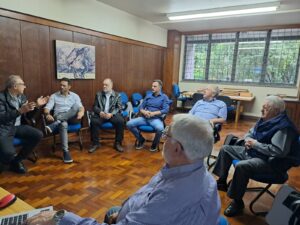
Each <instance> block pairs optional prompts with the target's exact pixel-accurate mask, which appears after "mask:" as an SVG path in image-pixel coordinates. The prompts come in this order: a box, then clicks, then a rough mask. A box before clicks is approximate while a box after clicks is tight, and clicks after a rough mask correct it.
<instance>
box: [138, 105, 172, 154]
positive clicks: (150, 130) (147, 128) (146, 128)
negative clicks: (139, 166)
mask: <svg viewBox="0 0 300 225" xmlns="http://www.w3.org/2000/svg"><path fill="white" fill-rule="evenodd" d="M172 103H173V101H172V100H170V99H169V105H170V106H171V104H172ZM166 117H167V114H163V115H161V119H162V121H163V124H164V127H165V119H166ZM137 129H138V130H139V131H140V132H144V133H156V131H155V129H154V128H153V127H152V126H150V125H142V126H138V127H137ZM137 141H138V140H136V141H135V142H136V143H135V144H137ZM146 141H151V142H152V140H146ZM157 148H158V150H159V145H158V146H157Z"/></svg>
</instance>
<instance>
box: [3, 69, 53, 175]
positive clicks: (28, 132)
mask: <svg viewBox="0 0 300 225" xmlns="http://www.w3.org/2000/svg"><path fill="white" fill-rule="evenodd" d="M25 88H26V86H25V83H24V81H23V80H22V79H21V77H20V76H17V75H11V76H9V77H8V79H7V81H6V83H5V90H4V91H1V92H0V163H2V164H10V169H11V170H12V171H14V172H17V173H26V168H25V166H24V164H23V163H22V160H23V159H26V158H27V156H28V155H29V154H30V153H31V152H32V150H33V149H34V147H35V146H36V145H37V144H38V143H39V141H40V140H41V139H42V137H43V134H42V132H41V131H39V130H37V129H35V128H33V127H31V126H29V125H23V124H21V116H23V115H24V114H26V113H29V112H33V111H34V110H36V107H39V106H42V105H44V104H46V103H47V101H48V97H44V98H43V97H40V98H38V99H37V101H36V102H28V101H27V98H26V96H25V95H24V94H23V92H24V89H25ZM14 137H16V138H20V139H21V140H22V141H23V143H24V144H23V147H22V149H21V150H20V152H19V153H18V154H16V149H15V147H14V145H13V139H14Z"/></svg>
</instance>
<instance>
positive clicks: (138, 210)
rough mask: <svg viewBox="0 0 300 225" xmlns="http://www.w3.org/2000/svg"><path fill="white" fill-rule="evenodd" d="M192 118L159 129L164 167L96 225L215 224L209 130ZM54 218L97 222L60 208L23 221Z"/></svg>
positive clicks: (216, 200)
mask: <svg viewBox="0 0 300 225" xmlns="http://www.w3.org/2000/svg"><path fill="white" fill-rule="evenodd" d="M198 121H199V119H198V118H196V117H195V116H192V115H188V114H178V115H175V116H174V117H173V122H172V124H171V125H170V126H169V127H168V128H166V129H165V130H164V132H163V138H165V143H164V147H163V152H162V155H163V158H164V160H165V163H166V164H165V166H164V167H163V168H162V169H161V170H160V171H159V172H158V173H157V174H156V175H155V176H154V177H153V178H152V179H151V180H150V182H149V183H148V184H146V185H145V186H144V187H142V188H141V189H140V190H138V191H137V192H136V193H135V194H133V195H132V196H131V197H129V198H128V199H127V200H126V201H125V202H124V203H123V205H122V207H121V208H120V209H119V211H117V209H116V208H114V209H115V213H113V214H111V216H110V218H107V222H106V221H105V222H104V223H102V225H106V224H117V225H121V224H164V225H168V224H170V225H171V224H172V225H181V224H197V225H208V224H217V221H218V217H219V211H220V199H219V195H218V191H217V185H216V181H215V180H214V178H213V177H212V175H211V174H210V173H209V172H208V171H207V169H206V168H205V166H204V163H203V159H204V158H205V157H206V156H208V155H209V154H210V152H211V151H212V148H213V136H212V128H211V126H210V124H209V123H208V122H207V121H204V120H202V122H201V123H199V122H198ZM199 137H200V138H199ZM58 217H59V218H60V224H73V225H76V224H81V225H91V224H98V223H97V222H96V221H95V220H94V219H90V218H81V217H79V216H77V215H75V214H73V213H70V212H63V211H58V212H45V213H44V214H39V215H38V216H35V217H33V218H30V219H28V221H27V223H26V224H28V225H37V224H41V223H40V222H41V221H43V225H46V224H49V225H50V224H51V221H52V222H53V221H54V220H55V218H56V219H57V218H58ZM53 218H54V219H53ZM56 221H57V220H56ZM108 221H109V222H108Z"/></svg>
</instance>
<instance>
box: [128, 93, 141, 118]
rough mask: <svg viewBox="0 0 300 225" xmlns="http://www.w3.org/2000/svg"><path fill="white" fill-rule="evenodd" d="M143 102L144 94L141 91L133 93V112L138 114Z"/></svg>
mask: <svg viewBox="0 0 300 225" xmlns="http://www.w3.org/2000/svg"><path fill="white" fill-rule="evenodd" d="M142 102H143V96H142V95H141V94H140V93H133V94H132V95H131V104H132V108H133V111H132V112H133V114H137V113H138V112H139V106H140V105H141V104H142Z"/></svg>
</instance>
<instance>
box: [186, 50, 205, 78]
mask: <svg viewBox="0 0 300 225" xmlns="http://www.w3.org/2000/svg"><path fill="white" fill-rule="evenodd" d="M207 46H208V44H187V45H186V51H185V52H186V54H185V79H190V80H193V79H197V80H205V67H206V57H207Z"/></svg>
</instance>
